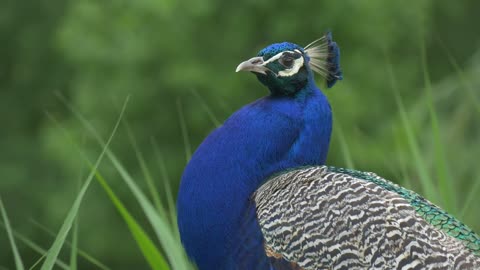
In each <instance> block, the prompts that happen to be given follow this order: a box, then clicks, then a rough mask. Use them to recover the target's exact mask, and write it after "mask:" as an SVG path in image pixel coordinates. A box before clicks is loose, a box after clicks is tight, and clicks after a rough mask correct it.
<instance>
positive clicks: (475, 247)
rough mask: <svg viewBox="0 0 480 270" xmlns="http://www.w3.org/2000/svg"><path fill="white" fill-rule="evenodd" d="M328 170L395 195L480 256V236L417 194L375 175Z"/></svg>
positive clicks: (352, 171)
mask: <svg viewBox="0 0 480 270" xmlns="http://www.w3.org/2000/svg"><path fill="white" fill-rule="evenodd" d="M328 170H329V171H331V172H335V173H343V174H348V175H350V176H353V177H355V178H359V179H363V180H365V181H369V182H372V183H374V184H376V185H379V186H381V187H383V188H385V189H386V190H389V191H392V192H395V193H397V194H398V195H400V196H402V197H403V198H404V199H406V200H407V201H408V202H409V203H410V204H411V205H412V206H413V207H414V208H415V210H416V211H417V213H418V214H419V215H420V216H421V217H423V218H424V219H425V220H426V221H427V222H428V223H430V224H431V225H433V226H434V227H435V228H437V229H440V230H442V231H444V232H446V233H447V234H448V235H450V236H452V237H454V238H456V239H458V240H460V241H462V242H463V243H464V244H465V246H466V247H467V248H468V249H470V250H472V251H473V252H474V253H476V254H479V255H480V236H478V235H477V234H476V233H475V232H474V231H472V230H471V229H470V228H468V226H466V225H465V224H463V223H462V222H460V221H459V220H458V219H456V218H455V217H453V216H452V215H450V214H448V213H447V212H445V211H444V210H442V209H441V208H440V207H438V206H436V205H434V204H432V203H431V202H429V201H427V200H426V199H425V198H423V197H422V196H420V195H418V194H417V193H415V192H413V191H410V190H408V189H406V188H403V187H401V186H399V185H397V184H394V183H392V182H390V181H388V180H386V179H383V178H381V177H379V176H377V175H376V174H373V173H368V172H360V171H355V170H350V169H344V168H336V167H328Z"/></svg>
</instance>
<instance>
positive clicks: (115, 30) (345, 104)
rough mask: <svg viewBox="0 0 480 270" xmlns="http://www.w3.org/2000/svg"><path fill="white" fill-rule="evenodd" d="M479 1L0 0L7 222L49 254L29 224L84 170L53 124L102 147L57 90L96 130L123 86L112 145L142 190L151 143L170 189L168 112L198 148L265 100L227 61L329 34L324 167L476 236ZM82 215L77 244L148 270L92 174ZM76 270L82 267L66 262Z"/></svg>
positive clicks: (114, 264) (172, 128) (180, 143)
mask: <svg viewBox="0 0 480 270" xmlns="http://www.w3.org/2000/svg"><path fill="white" fill-rule="evenodd" d="M478 10H480V2H478V1H474V0H462V1H446V0H436V1H434V0H422V1H406V2H405V1H403V2H401V1H397V2H386V1H382V0H355V1H353V0H351V1H343V2H332V1H306V2H298V1H297V2H293V1H292V2H290V3H282V4H280V3H277V2H275V1H272V0H255V1H253V0H247V1H242V2H234V1H230V2H227V1H217V0H205V1H197V0H190V1H181V0H180V1H173V0H138V1H122V0H113V1H93V0H67V1H60V0H49V1H46V0H39V1H13V0H3V1H1V2H0V48H1V50H0V121H1V123H2V132H0V177H1V180H0V196H1V197H2V201H3V204H4V205H5V208H6V209H7V210H8V213H9V217H10V223H11V225H12V227H13V228H14V229H15V230H16V231H18V232H20V233H22V234H23V235H25V236H26V237H28V238H29V239H31V240H33V241H35V242H36V243H38V244H40V245H41V246H43V247H49V246H50V245H51V243H52V238H51V236H50V235H49V234H48V233H46V232H45V231H44V230H42V229H41V228H39V226H38V225H35V224H36V223H40V224H43V225H44V226H45V227H47V228H49V229H50V230H52V231H54V232H56V231H58V229H59V228H60V225H61V224H62V222H63V220H64V218H65V216H66V214H67V211H68V209H69V208H70V207H71V205H72V204H73V201H74V199H75V197H76V196H77V194H78V190H79V188H78V187H79V179H85V177H86V175H87V174H88V171H89V168H88V166H87V165H86V163H85V162H84V161H83V159H82V157H81V155H80V154H79V153H78V151H77V150H75V149H74V147H73V146H72V144H71V143H70V142H69V141H68V139H67V138H66V137H65V134H64V133H63V132H62V130H61V128H60V127H59V125H58V124H57V123H56V122H55V121H53V120H52V117H53V118H54V119H56V120H57V121H58V122H59V123H60V126H61V127H63V128H65V129H66V130H68V132H69V133H70V134H72V135H73V137H74V139H75V140H76V141H77V143H79V144H80V145H81V147H82V150H83V151H85V152H86V153H87V155H88V156H89V157H90V158H91V160H95V159H96V157H97V156H98V155H99V154H100V151H101V148H99V147H98V145H97V144H96V143H95V141H94V139H93V138H91V136H90V135H89V134H90V133H88V132H87V131H86V130H85V127H84V126H83V125H82V124H81V123H80V121H79V119H78V118H77V117H75V116H74V115H73V114H72V113H71V112H70V111H69V110H68V109H67V107H66V106H65V104H64V103H63V102H62V101H61V100H60V99H59V98H58V97H57V95H56V93H60V94H61V95H63V96H65V97H66V99H67V100H68V102H69V103H71V104H73V106H74V107H75V108H77V109H78V110H79V111H80V112H81V113H82V114H83V115H84V116H85V118H86V119H88V120H89V121H91V122H92V124H93V125H94V126H95V128H96V130H97V131H98V132H99V133H100V134H101V135H102V136H103V137H104V138H107V137H108V136H109V134H110V132H111V130H112V128H113V125H114V124H115V121H116V118H117V117H118V114H119V112H120V110H121V105H122V103H123V101H124V100H125V98H126V97H127V96H128V95H131V98H130V102H129V104H128V107H127V110H126V113H125V118H124V120H126V122H128V123H129V126H130V130H131V132H132V135H133V136H129V132H128V129H126V128H125V125H124V126H123V128H120V129H119V131H118V132H117V134H116V136H115V138H114V140H113V141H112V144H111V149H112V151H113V152H114V153H115V154H116V156H117V157H118V158H119V159H120V160H121V161H122V163H123V165H125V166H126V169H128V170H129V172H130V173H131V174H132V177H133V178H134V179H137V182H138V184H139V185H140V186H142V187H143V188H144V190H146V191H147V190H148V188H149V187H147V184H146V183H147V182H145V181H144V180H143V178H144V176H143V174H142V169H141V167H142V166H141V165H140V164H139V162H138V159H137V155H136V152H135V147H133V146H132V139H131V137H133V138H135V141H136V144H137V146H138V149H139V151H141V153H142V156H143V158H144V160H145V165H147V166H149V167H150V168H151V169H152V170H151V174H152V178H153V179H154V181H155V182H154V184H155V185H156V186H157V188H158V189H160V190H162V189H163V187H164V184H163V183H162V181H166V179H167V178H166V177H165V175H163V176H162V170H161V168H160V167H161V166H159V165H158V158H157V155H156V153H155V151H154V147H152V145H153V144H155V143H156V144H158V146H159V149H160V151H161V155H162V156H163V157H164V159H165V163H166V169H167V172H168V179H170V181H171V185H172V188H173V190H174V192H173V193H174V194H176V189H177V187H178V182H179V178H180V175H181V172H182V169H183V167H184V165H185V162H186V160H187V159H188V151H187V153H186V151H185V150H186V146H185V144H184V138H183V137H182V131H181V128H182V127H181V124H182V121H181V120H182V119H183V120H184V121H185V126H186V130H187V131H188V142H189V144H190V145H191V148H192V149H195V147H196V146H197V145H198V144H199V143H200V142H201V141H202V139H203V138H204V137H205V136H206V135H207V134H208V133H209V132H210V131H211V130H212V129H213V128H214V126H215V124H216V123H215V122H216V121H219V122H222V121H223V120H224V119H226V117H228V115H230V114H231V113H232V112H234V111H235V110H237V109H238V108H240V107H241V106H242V105H244V104H246V103H248V102H251V101H253V100H255V99H256V98H258V97H261V96H264V95H266V94H267V90H266V89H264V88H262V86H261V85H260V84H259V83H258V82H257V81H256V79H255V78H254V76H251V75H250V76H249V75H248V74H235V73H234V69H235V67H236V65H237V64H238V63H239V62H241V61H243V60H244V59H247V58H249V57H252V56H254V55H256V53H257V51H258V50H260V49H261V48H263V47H264V46H266V45H268V44H270V43H273V42H279V41H285V40H287V41H292V42H295V43H298V44H307V43H309V42H310V41H312V40H313V39H316V38H317V37H319V36H320V35H322V33H323V32H324V31H325V30H327V29H330V30H332V31H333V34H334V39H335V40H336V41H337V42H338V43H339V45H340V47H341V50H342V59H341V63H342V67H343V70H344V74H345V79H344V81H342V82H340V83H338V84H337V85H336V86H335V87H334V88H333V89H330V90H326V91H325V92H326V94H327V95H328V97H329V99H330V101H331V104H332V107H333V110H334V116H335V127H334V138H333V142H332V147H331V152H330V155H329V160H328V163H329V164H331V165H336V166H349V167H350V166H353V167H355V168H357V169H361V170H368V171H374V172H376V173H378V174H379V175H382V176H385V177H387V178H390V179H392V180H393V181H395V182H397V183H400V184H402V185H407V186H408V187H410V188H412V189H414V190H416V191H418V192H419V193H421V194H423V195H427V196H428V197H429V199H431V200H433V201H434V202H435V203H437V204H439V205H441V206H442V207H445V208H447V209H449V210H450V211H451V212H452V213H454V214H455V215H456V216H457V217H459V218H460V219H462V220H463V221H464V222H465V223H467V224H468V225H469V226H471V227H472V228H473V229H474V230H476V231H477V232H478V231H480V215H478V207H477V206H478V205H479V204H480V197H477V196H474V195H475V194H479V190H480V188H479V185H480V184H479V183H480V171H479V170H478V160H477V159H476V158H477V157H478V156H479V155H480V143H479V135H480V125H478V123H479V120H480V91H479V90H478V89H480V76H479V74H480V35H479V32H478V25H479V24H480V18H479V17H478V14H477V13H478ZM318 81H319V82H321V79H318ZM395 90H396V91H395ZM401 104H403V105H401ZM402 106H403V107H402ZM403 110H404V112H405V113H402V112H403ZM47 112H48V114H47ZM49 115H51V116H52V117H49ZM181 115H183V116H184V118H179V116H181ZM212 116H213V117H212ZM402 117H403V118H402ZM212 118H213V119H212ZM405 120H407V121H405ZM408 133H410V137H409V136H408ZM412 138H413V141H412ZM187 150H188V147H187ZM100 171H101V172H102V174H103V175H105V176H106V179H108V180H109V184H110V186H111V187H112V188H113V189H114V190H115V192H116V194H117V195H119V196H120V197H121V198H122V200H123V201H124V202H125V204H126V207H127V208H128V209H129V210H130V211H131V213H132V214H133V215H134V216H135V219H136V220H137V221H138V222H139V223H141V224H146V218H145V216H144V215H143V214H142V212H141V208H140V206H139V205H138V204H137V202H136V201H135V199H133V198H132V196H131V194H130V189H129V188H127V187H126V185H125V184H124V183H123V182H121V181H120V180H119V178H120V176H119V173H118V170H117V169H115V168H114V167H112V165H111V164H110V163H109V162H106V161H105V162H103V163H102V165H101V166H100ZM425 177H427V178H429V179H434V183H435V185H433V187H430V188H433V191H432V190H430V191H429V190H425V186H424V185H422V183H424V182H422V181H423V180H424V179H425ZM422 179H423V180H422ZM437 179H438V182H437ZM442 179H443V180H442ZM117 180H118V181H117ZM442 181H443V182H442ZM437 183H438V184H437ZM445 183H447V184H445ZM146 194H148V191H147V192H146ZM161 194H162V193H161ZM429 194H432V195H429ZM435 194H437V195H438V196H437V195H435ZM472 194H473V195H472ZM161 200H163V202H165V200H166V198H163V197H162V198H161ZM129 202H130V203H129ZM80 211H81V212H80V215H79V228H78V232H79V233H78V236H79V239H78V243H79V247H80V248H81V249H83V250H87V251H88V252H89V254H92V255H94V256H95V257H96V258H98V259H99V260H100V261H101V262H102V263H104V264H106V265H108V266H109V267H110V268H112V269H143V268H147V267H148V264H147V263H146V261H145V260H144V258H143V257H142V254H141V251H140V250H139V249H138V248H137V246H136V245H135V241H134V239H133V238H132V237H131V235H130V233H129V231H128V229H127V226H126V225H125V223H124V221H123V220H122V218H121V216H120V215H119V214H118V213H117V211H116V209H115V207H114V205H113V204H112V203H111V202H110V200H109V197H108V196H106V194H105V192H104V191H103V189H102V187H101V186H100V185H98V184H97V183H95V182H94V183H93V185H92V186H91V187H90V189H89V190H88V192H87V194H86V197H85V198H84V203H83V204H82V207H81V210H80ZM32 220H33V221H34V222H32ZM145 228H148V226H145ZM2 230H3V229H2ZM148 233H151V231H148ZM18 246H19V250H20V253H21V254H22V258H23V259H24V263H25V265H26V266H30V265H32V264H33V263H34V262H36V261H37V259H38V258H39V256H38V255H37V254H36V253H34V252H33V251H31V250H30V249H29V248H27V247H25V246H24V245H22V244H19V245H18ZM0 250H1V252H0V267H7V269H10V268H13V265H14V264H13V263H14V258H13V254H12V252H10V251H9V250H10V245H9V241H8V238H7V234H6V233H3V232H2V233H0ZM61 255H62V256H63V255H65V256H67V254H61ZM79 268H80V269H91V268H92V266H91V265H90V264H89V263H88V262H86V261H84V260H82V259H79Z"/></svg>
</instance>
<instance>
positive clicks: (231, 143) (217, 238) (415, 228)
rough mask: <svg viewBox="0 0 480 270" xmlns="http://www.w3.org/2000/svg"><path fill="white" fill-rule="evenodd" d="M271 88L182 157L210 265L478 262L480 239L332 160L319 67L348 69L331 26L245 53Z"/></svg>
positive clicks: (281, 269)
mask: <svg viewBox="0 0 480 270" xmlns="http://www.w3.org/2000/svg"><path fill="white" fill-rule="evenodd" d="M237 71H250V72H253V73H254V74H255V75H256V76H257V78H258V79H259V81H260V82H261V83H263V84H264V85H265V86H266V87H267V88H268V89H269V90H270V95H269V96H267V97H264V98H262V99H260V100H257V101H255V102H253V103H251V104H249V105H246V106H245V107H243V108H241V109H240V110H239V111H237V112H235V113H234V114H233V115H232V116H231V117H230V118H229V119H227V120H226V121H225V123H224V124H223V125H222V126H220V127H219V128H217V129H216V130H214V131H213V132H212V133H211V134H210V135H209V136H208V137H207V138H206V139H205V140H204V142H202V144H201V145H200V146H199V147H198V149H197V150H196V151H195V153H194V154H193V156H192V158H191V160H190V162H189V164H188V165H187V167H186V168H185V171H184V173H183V176H182V182H181V185H180V189H179V194H178V201H177V207H178V226H179V231H180V235H181V239H182V243H183V245H184V247H185V250H186V251H187V254H188V255H189V256H190V257H191V258H192V260H193V261H194V262H195V263H196V265H197V266H198V268H199V269H200V270H206V269H226V270H230V269H232V270H233V269H239V270H240V269H259V270H288V269H290V270H293V269H297V270H298V269H303V270H310V269H480V255H479V253H480V238H479V237H478V236H477V235H476V234H475V233H474V232H473V231H472V230H470V229H469V228H468V227H466V226H465V225H463V224H462V223H461V222H459V221H458V220H456V219H455V218H454V217H452V216H450V215H448V214H447V213H445V212H444V211H443V210H441V209H440V208H438V207H436V206H435V205H433V204H431V203H430V202H428V201H427V200H425V199H423V198H422V197H420V196H419V195H417V194H415V193H413V192H411V191H409V190H407V189H404V188H402V187H399V186H397V185H395V184H393V183H391V182H389V181H387V180H385V179H383V178H381V177H378V176H376V175H375V174H372V173H363V172H358V171H353V170H347V169H339V168H333V167H327V166H324V164H325V160H326V157H327V153H328V147H329V143H330V134H331V130H332V112H331V108H330V104H329V103H328V100H327V98H326V97H325V95H324V94H323V93H322V92H321V91H320V89H319V88H318V87H317V86H316V85H315V82H314V79H313V72H317V73H320V74H322V75H323V76H325V77H326V80H327V85H328V86H329V87H331V86H333V84H334V83H335V82H336V81H337V80H339V79H342V72H341V70H340V66H339V49H338V47H337V45H336V43H335V42H333V41H332V39H331V35H330V34H327V35H326V36H325V37H324V38H323V39H321V40H319V41H318V42H316V43H314V44H311V45H309V46H307V47H305V48H302V47H300V46H298V45H295V44H293V43H288V42H284V43H277V44H273V45H270V46H268V47H266V48H265V49H263V50H262V51H260V53H259V54H258V56H256V57H254V58H251V59H249V60H247V61H245V62H243V63H241V64H240V65H239V66H238V68H237Z"/></svg>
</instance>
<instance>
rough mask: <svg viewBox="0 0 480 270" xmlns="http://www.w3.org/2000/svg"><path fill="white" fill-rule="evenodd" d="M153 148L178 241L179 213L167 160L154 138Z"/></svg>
mask: <svg viewBox="0 0 480 270" xmlns="http://www.w3.org/2000/svg"><path fill="white" fill-rule="evenodd" d="M151 141H152V146H153V150H154V153H155V156H156V159H157V161H158V165H159V167H160V173H161V177H162V182H163V186H164V190H165V197H166V198H167V209H168V212H169V213H170V222H171V224H172V228H174V231H175V236H176V237H177V240H180V234H179V232H178V230H177V229H176V228H177V215H176V213H177V211H176V206H175V200H174V199H173V196H172V194H173V191H172V187H171V186H170V177H169V176H168V171H167V166H166V165H165V160H164V159H163V155H162V154H161V153H160V148H159V147H158V144H157V142H156V141H155V140H154V139H153V138H152V140H151Z"/></svg>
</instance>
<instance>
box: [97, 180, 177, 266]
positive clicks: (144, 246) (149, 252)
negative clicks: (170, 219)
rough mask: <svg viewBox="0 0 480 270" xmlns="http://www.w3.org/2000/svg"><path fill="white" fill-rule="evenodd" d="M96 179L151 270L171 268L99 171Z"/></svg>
mask: <svg viewBox="0 0 480 270" xmlns="http://www.w3.org/2000/svg"><path fill="white" fill-rule="evenodd" d="M95 176H96V178H97V180H98V182H99V183H100V185H101V186H102V187H103V189H104V190H105V192H106V193H107V195H108V197H109V198H110V200H111V201H112V203H113V205H115V208H117V210H118V212H119V213H120V215H121V216H122V218H123V220H124V221H125V223H126V224H127V226H128V229H129V230H130V233H131V234H132V236H133V237H134V239H135V241H136V242H137V245H138V247H139V248H140V250H141V251H142V254H143V256H144V257H145V259H146V260H147V262H148V264H149V265H150V267H151V269H154V270H168V269H170V267H169V266H168V264H167V262H166V261H165V259H164V257H163V255H162V254H161V253H160V251H159V250H158V249H157V247H156V246H155V244H154V243H153V242H152V240H150V238H149V237H148V235H147V233H145V231H144V230H143V229H142V227H141V226H140V225H139V224H138V223H137V222H136V221H135V219H134V218H133V216H132V215H131V214H130V213H129V212H128V210H127V208H126V207H125V206H124V205H123V203H122V202H121V201H120V199H119V198H118V196H117V195H116V194H115V193H114V192H113V190H112V188H111V187H110V186H109V185H108V183H107V181H105V179H104V178H103V177H102V175H101V174H100V173H99V172H98V171H97V173H96V175H95Z"/></svg>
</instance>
